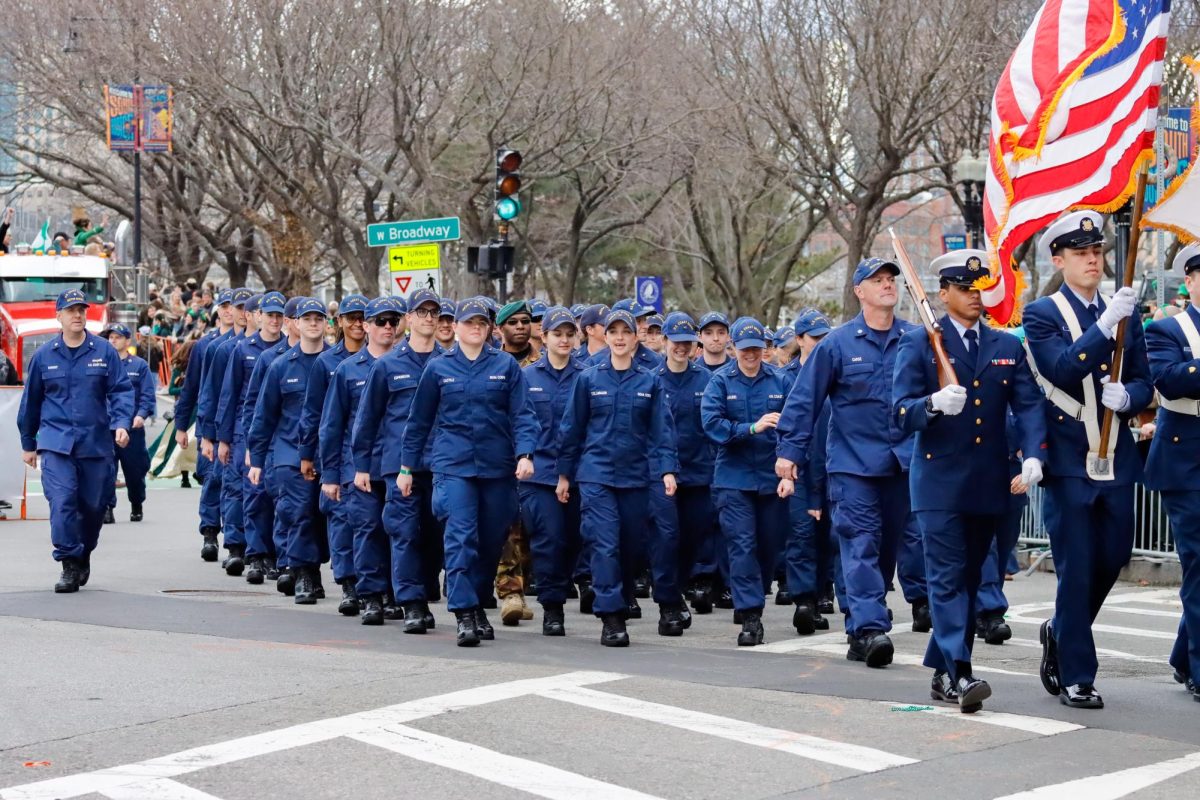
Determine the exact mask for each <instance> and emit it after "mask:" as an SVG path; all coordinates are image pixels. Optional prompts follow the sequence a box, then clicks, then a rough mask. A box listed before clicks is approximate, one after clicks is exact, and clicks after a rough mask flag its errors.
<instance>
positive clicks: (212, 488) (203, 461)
mask: <svg viewBox="0 0 1200 800" xmlns="http://www.w3.org/2000/svg"><path fill="white" fill-rule="evenodd" d="M190 444H191V446H192V447H195V448H197V451H198V450H199V448H200V442H199V440H196V441H195V442H194V443H190ZM202 468H203V469H202ZM196 474H197V475H199V476H200V477H201V478H202V479H203V480H204V483H202V484H200V529H201V530H203V529H204V528H216V529H217V530H220V528H221V464H220V463H219V462H218V463H216V464H214V463H213V462H212V461H209V460H208V459H207V458H205V457H204V456H202V455H201V454H200V453H199V452H197V453H196Z"/></svg>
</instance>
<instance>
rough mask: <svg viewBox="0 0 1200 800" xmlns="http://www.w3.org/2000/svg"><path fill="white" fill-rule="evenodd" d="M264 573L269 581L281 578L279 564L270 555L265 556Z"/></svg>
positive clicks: (263, 560)
mask: <svg viewBox="0 0 1200 800" xmlns="http://www.w3.org/2000/svg"><path fill="white" fill-rule="evenodd" d="M262 564H263V574H264V576H265V577H266V579H267V580H269V581H277V580H279V565H278V564H276V563H275V559H273V558H271V557H270V556H263V559H262Z"/></svg>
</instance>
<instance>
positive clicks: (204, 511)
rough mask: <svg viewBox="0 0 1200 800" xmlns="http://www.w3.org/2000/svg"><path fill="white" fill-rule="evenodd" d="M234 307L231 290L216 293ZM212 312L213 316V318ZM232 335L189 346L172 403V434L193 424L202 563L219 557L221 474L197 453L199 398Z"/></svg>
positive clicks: (214, 332)
mask: <svg viewBox="0 0 1200 800" xmlns="http://www.w3.org/2000/svg"><path fill="white" fill-rule="evenodd" d="M232 304H233V290H232V289H222V290H221V291H220V292H218V293H217V297H216V305H217V306H218V307H220V306H225V305H232ZM215 313H216V312H215V311H214V315H215ZM233 335H234V331H233V329H232V328H230V329H229V330H228V331H225V332H224V333H222V332H221V331H219V330H216V329H214V330H212V331H210V332H209V333H206V334H205V335H204V336H202V337H201V338H200V340H199V341H197V342H196V344H195V345H193V346H192V353H191V355H190V356H188V368H187V374H186V375H185V376H184V379H183V390H182V391H181V392H180V393H179V400H178V401H177V402H176V403H175V430H176V431H186V430H188V429H189V428H191V427H192V425H193V423H194V424H195V430H194V431H193V436H192V438H193V440H194V444H193V445H192V446H193V447H195V448H196V477H197V478H199V479H200V536H201V537H202V538H203V542H204V543H203V545H202V546H201V548H200V557H201V558H202V559H204V560H205V561H216V560H217V556H218V555H219V553H220V549H219V547H218V543H217V535H218V534H220V532H221V477H220V476H221V471H220V470H219V469H215V468H214V467H213V463H212V461H210V460H209V459H207V458H205V457H204V454H203V453H202V452H200V450H201V448H200V439H201V438H202V437H201V435H200V430H201V428H202V427H203V426H202V425H201V424H200V407H199V405H200V396H201V394H203V390H204V387H205V386H206V385H207V384H206V382H205V380H204V376H205V370H206V369H207V367H208V365H209V364H210V363H211V362H212V354H213V352H214V351H215V348H216V346H217V345H218V344H220V343H221V342H223V341H225V340H226V339H228V338H230V337H232V336H233Z"/></svg>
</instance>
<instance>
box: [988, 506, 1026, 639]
mask: <svg viewBox="0 0 1200 800" xmlns="http://www.w3.org/2000/svg"><path fill="white" fill-rule="evenodd" d="M1028 505H1029V499H1028V497H1027V496H1026V495H1011V496H1010V497H1009V500H1008V509H1007V510H1006V511H1005V513H1004V517H1003V518H1002V519H1001V520H1000V526H999V528H998V529H997V530H996V543H995V544H994V545H992V548H991V550H990V551H989V552H988V557H987V560H985V561H984V562H983V582H982V583H980V584H979V593H978V595H976V598H975V613H976V614H978V615H979V616H985V615H986V616H1002V615H1003V614H1004V612H1006V611H1008V598H1006V597H1005V596H1004V576H1005V574H1007V573H1008V572H1009V567H1010V566H1011V565H1010V564H1009V560H1010V559H1011V558H1012V552H1013V548H1014V547H1016V546H1017V540H1018V539H1020V538H1021V517H1022V516H1024V514H1025V509H1026V507H1027V506H1028Z"/></svg>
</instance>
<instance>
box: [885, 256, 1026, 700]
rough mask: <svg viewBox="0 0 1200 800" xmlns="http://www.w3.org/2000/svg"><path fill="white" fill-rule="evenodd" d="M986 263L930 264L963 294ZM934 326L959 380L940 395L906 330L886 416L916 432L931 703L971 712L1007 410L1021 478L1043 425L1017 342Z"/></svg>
mask: <svg viewBox="0 0 1200 800" xmlns="http://www.w3.org/2000/svg"><path fill="white" fill-rule="evenodd" d="M987 258H988V255H987V253H986V252H985V251H982V250H955V251H953V252H951V253H947V254H946V255H944V256H941V257H939V258H936V259H934V261H933V263H932V264H931V266H930V268H931V270H932V271H934V272H936V273H937V274H938V277H939V278H940V280H941V282H942V285H943V286H944V287H946V288H947V289H948V290H949V291H961V289H956V288H955V287H964V288H966V289H970V287H971V286H972V285H973V284H974V283H975V281H976V280H978V279H979V278H980V277H983V276H985V275H986V274H987V267H986V264H987ZM940 324H941V328H942V342H943V344H944V346H945V348H946V352H947V353H948V354H949V356H950V359H951V361H952V362H953V366H954V370H955V374H956V376H957V378H958V383H957V384H956V385H951V386H948V387H945V388H939V386H938V370H937V362H936V360H935V359H934V354H933V348H932V347H931V346H930V342H929V336H928V334H927V332H926V331H925V329H924V328H917V329H915V330H912V331H909V332H908V333H906V334H905V335H904V337H903V338H902V339H901V340H900V351H899V354H898V356H897V358H896V367H895V381H894V385H893V389H892V392H893V398H894V399H893V412H894V415H895V419H896V423H897V424H898V425H899V426H900V428H901V430H903V431H904V432H906V433H914V434H916V441H915V444H914V448H913V460H912V468H911V470H910V472H909V486H910V489H911V495H912V509H913V511H914V512H915V513H916V515H917V520H918V522H919V523H920V525H921V532H922V533H923V535H924V539H925V576H926V579H927V581H928V584H929V606H930V611H931V613H932V615H933V636H932V637H931V638H930V640H929V644H928V647H927V648H926V651H925V666H927V667H930V668H932V669H933V670H934V678H933V686H932V694H933V698H934V699H935V700H942V701H946V702H952V703H956V704H958V705H959V706H960V708H961V710H962V711H963V712H964V713H974V712H975V711H978V710H979V709H980V708H982V704H983V701H984V700H986V699H987V698H988V697H990V696H991V689H990V687H988V685H987V683H986V682H985V681H981V680H979V679H977V678H975V676H974V675H973V673H972V671H971V649H972V645H973V644H974V641H975V616H976V612H975V597H976V593H977V591H978V589H979V584H980V577H981V574H982V570H983V563H984V560H985V559H986V558H987V556H988V553H989V551H990V550H991V548H992V546H993V545H994V543H995V540H996V534H997V532H998V530H999V528H1000V525H1001V523H1002V522H1003V520H1004V514H1005V511H1006V510H1007V508H1008V497H1009V484H1010V483H1011V478H1010V476H1009V469H1008V437H1007V435H1006V428H1007V421H1008V413H1009V409H1010V408H1011V409H1012V411H1013V413H1014V414H1016V415H1017V417H1018V418H1019V419H1020V420H1021V423H1022V424H1021V431H1022V433H1023V436H1024V438H1023V440H1022V442H1021V449H1022V450H1023V452H1024V453H1026V454H1027V456H1026V459H1025V465H1024V467H1023V470H1022V475H1023V477H1025V476H1028V478H1029V482H1030V483H1032V482H1035V479H1036V478H1039V477H1040V474H1041V455H1042V453H1043V447H1044V446H1045V444H1046V423H1045V420H1044V418H1043V414H1042V397H1041V393H1040V392H1039V391H1038V387H1037V383H1036V382H1035V381H1034V379H1033V374H1032V373H1031V372H1030V371H1029V367H1028V364H1027V363H1026V356H1025V350H1024V348H1023V347H1022V346H1021V342H1020V340H1018V339H1017V337H1015V336H1013V335H1012V334H1009V333H1005V332H1003V331H996V330H992V329H991V328H989V327H988V326H986V325H984V324H982V322H981V321H980V320H978V319H977V320H975V322H974V324H973V325H971V326H970V327H967V326H965V325H964V324H963V323H961V322H960V321H958V320H957V319H954V318H953V317H951V316H950V315H949V314H947V315H946V316H943V317H942V319H941V320H940Z"/></svg>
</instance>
